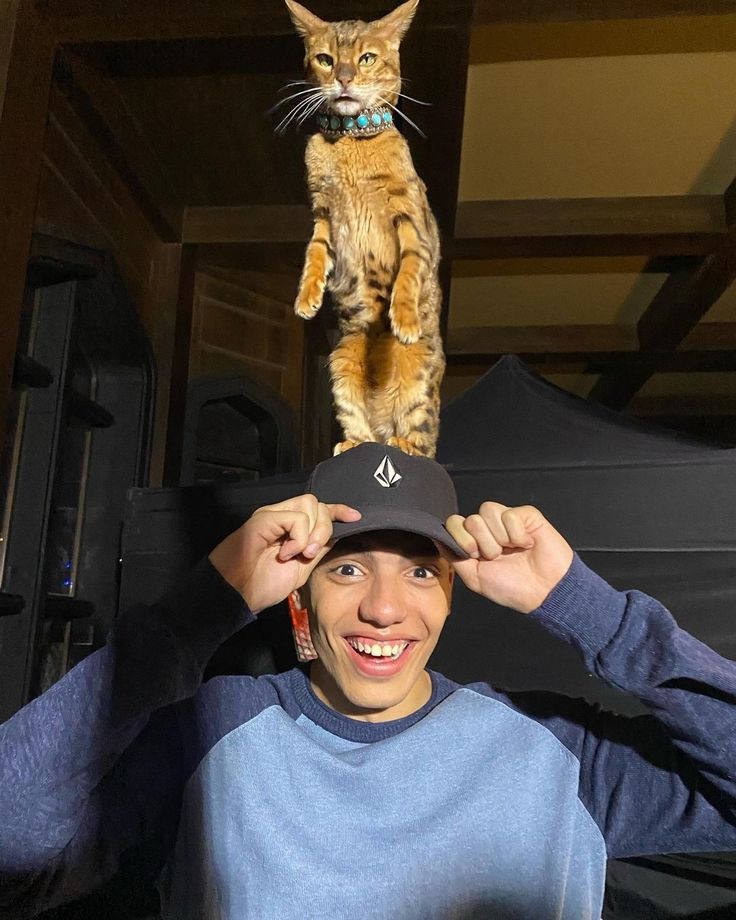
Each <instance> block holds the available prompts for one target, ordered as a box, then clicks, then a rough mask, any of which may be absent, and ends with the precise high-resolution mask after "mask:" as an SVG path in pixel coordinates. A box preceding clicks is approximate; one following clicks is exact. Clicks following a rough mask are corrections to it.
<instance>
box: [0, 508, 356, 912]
mask: <svg viewBox="0 0 736 920" xmlns="http://www.w3.org/2000/svg"><path fill="white" fill-rule="evenodd" d="M356 517H359V514H358V512H355V511H353V510H352V509H348V508H346V507H345V506H343V505H330V506H327V505H322V504H319V503H318V502H317V500H316V499H315V498H314V496H310V495H307V496H300V497H298V498H295V499H290V500H289V501H286V502H282V503H280V504H278V505H273V506H270V507H267V508H261V509H259V510H258V511H257V512H255V514H254V515H253V516H252V517H251V518H250V519H249V520H248V521H247V522H246V523H245V524H244V525H243V526H242V527H241V528H240V529H239V530H237V531H236V532H235V533H234V534H231V535H230V536H229V537H227V538H226V539H225V540H224V541H223V542H222V543H221V544H219V546H218V547H216V548H215V549H214V550H213V551H212V553H211V554H210V557H209V560H203V561H202V562H201V563H199V565H198V566H197V567H196V569H195V571H194V572H193V573H192V575H191V576H190V577H189V578H188V579H186V580H185V581H184V582H183V583H182V584H180V585H179V586H178V587H177V588H176V590H175V591H173V592H172V593H170V594H169V595H167V597H166V598H164V599H163V600H162V601H160V602H159V603H158V604H154V605H153V606H151V607H146V606H141V607H137V608H133V609H132V610H129V611H127V612H126V613H125V614H124V615H123V616H122V617H121V618H120V620H119V621H118V623H117V624H116V626H115V628H114V629H113V631H112V633H111V635H110V637H109V640H108V643H107V645H106V646H105V648H103V649H100V650H99V651H98V652H95V653H94V654H92V655H90V656H89V657H88V658H87V659H85V660H84V661H83V662H81V663H80V664H79V665H78V666H77V667H76V668H73V669H72V670H71V671H70V672H69V673H68V674H67V675H66V676H65V677H64V678H62V680H60V681H59V682H58V683H57V684H55V685H54V686H53V687H51V688H50V689H49V690H48V691H47V692H46V693H44V694H43V695H42V696H41V697H39V698H38V699H36V700H34V701H33V702H32V703H30V704H29V705H28V706H26V707H24V708H23V709H22V710H21V711H20V712H18V713H17V714H16V715H15V716H14V717H13V718H12V719H10V720H8V722H6V723H5V724H4V725H2V726H0V916H3V917H5V916H7V917H14V918H22V917H30V916H33V915H34V914H35V913H37V912H38V911H39V910H41V909H42V908H44V907H47V906H52V905H55V904H57V903H62V902H63V901H65V900H69V899H71V898H74V897H79V896H80V895H82V894H84V893H86V892H88V891H91V890H93V889H94V888H96V887H98V886H99V885H100V884H102V882H104V881H105V880H106V879H107V878H109V877H110V876H111V875H113V874H114V872H115V871H116V869H117V866H118V861H119V858H120V855H121V854H122V853H123V852H124V851H125V850H126V849H128V848H129V847H132V846H134V845H135V844H137V843H140V842H141V840H144V839H145V840H149V839H152V838H158V839H159V842H160V840H161V839H165V838H166V837H167V833H168V831H169V830H170V828H171V826H172V825H174V824H175V822H176V820H177V817H178V815H177V802H178V796H179V793H180V792H181V788H182V786H183V784H184V782H186V779H187V775H186V766H185V764H184V763H183V758H182V745H181V738H180V735H179V728H178V719H179V718H180V717H181V716H182V713H181V712H179V711H177V710H178V709H180V708H181V707H175V706H173V705H172V704H177V703H181V702H182V701H185V700H187V699H189V698H191V697H192V696H193V695H194V694H195V693H196V692H197V690H198V688H199V686H200V684H201V680H202V674H203V671H204V668H205V666H206V665H207V662H208V661H209V659H210V657H211V656H212V654H213V653H214V651H215V650H216V649H217V648H218V647H219V646H220V645H221V644H222V642H224V641H225V640H226V639H227V638H229V637H230V636H231V635H233V634H234V633H235V632H237V631H238V630H239V629H240V628H241V627H242V626H244V625H246V623H248V622H250V621H251V620H252V619H253V618H254V616H255V614H257V613H259V612H260V611H262V610H264V609H265V608H266V607H270V606H272V605H274V604H276V603H278V602H280V601H281V600H283V599H284V597H286V595H287V594H288V593H289V591H291V590H293V589H294V588H298V587H301V586H302V585H303V584H304V582H305V581H306V579H307V577H308V576H309V573H310V572H311V570H312V568H313V567H314V566H315V565H316V564H317V562H318V561H319V559H320V558H321V557H322V556H323V555H324V554H325V552H327V544H328V542H329V540H330V538H331V535H332V521H333V520H355V519H356ZM165 825H168V826H165Z"/></svg>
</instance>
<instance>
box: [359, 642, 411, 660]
mask: <svg viewBox="0 0 736 920" xmlns="http://www.w3.org/2000/svg"><path fill="white" fill-rule="evenodd" d="M348 642H349V643H350V645H352V647H353V648H354V649H355V650H356V651H358V652H363V654H364V655H372V656H373V657H374V658H398V657H399V655H400V654H401V653H402V652H403V651H404V649H405V648H406V647H407V645H408V644H409V643H408V642H404V641H402V642H397V643H395V644H394V645H388V644H379V643H378V642H374V643H373V644H371V643H368V642H361V641H360V639H348Z"/></svg>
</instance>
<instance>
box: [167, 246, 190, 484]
mask: <svg viewBox="0 0 736 920" xmlns="http://www.w3.org/2000/svg"><path fill="white" fill-rule="evenodd" d="M196 265H197V247H196V246H189V245H184V246H182V247H181V264H180V270H179V296H178V303H177V309H176V327H175V330H174V351H173V354H172V360H171V388H170V390H169V411H168V419H167V423H166V455H165V457H164V474H163V484H164V485H165V486H178V485H179V480H180V478H181V458H182V448H183V445H184V420H185V416H186V409H187V389H188V386H189V357H190V352H191V345H192V317H193V312H194V280H195V274H196Z"/></svg>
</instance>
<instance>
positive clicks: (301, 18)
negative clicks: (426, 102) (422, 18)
mask: <svg viewBox="0 0 736 920" xmlns="http://www.w3.org/2000/svg"><path fill="white" fill-rule="evenodd" d="M285 3H286V5H287V7H288V8H289V13H290V14H291V19H292V21H293V23H294V25H295V27H296V30H297V32H299V34H300V35H301V36H302V38H303V39H304V48H305V52H306V53H305V57H304V65H305V69H306V75H307V80H309V81H310V82H311V83H314V84H315V85H316V86H318V87H319V88H320V89H321V91H322V95H323V97H324V106H323V108H324V109H325V110H327V111H331V112H335V113H337V114H338V115H357V114H358V112H360V111H361V109H369V108H372V107H374V106H379V105H384V104H386V103H390V104H391V105H395V104H396V100H397V98H398V94H399V92H400V90H401V71H400V64H399V45H400V44H401V40H402V38H403V37H404V35H405V33H406V30H407V29H408V28H409V25H410V24H411V21H412V19H413V18H414V13H415V11H416V8H417V6H418V5H419V0H407V2H406V3H402V4H401V6H398V7H397V8H396V9H395V10H394V11H393V12H392V13H389V14H388V15H386V16H384V17H383V18H382V19H376V20H374V21H373V22H362V21H360V20H357V19H352V20H348V21H346V22H324V21H323V20H321V19H320V18H319V17H318V16H315V15H314V13H310V11H309V10H308V9H306V8H305V7H303V6H302V5H301V4H300V3H296V2H295V0H285Z"/></svg>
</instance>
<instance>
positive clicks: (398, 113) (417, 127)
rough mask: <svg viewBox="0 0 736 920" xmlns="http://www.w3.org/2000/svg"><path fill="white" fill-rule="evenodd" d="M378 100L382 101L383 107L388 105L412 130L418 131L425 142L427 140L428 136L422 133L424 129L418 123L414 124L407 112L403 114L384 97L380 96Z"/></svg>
mask: <svg viewBox="0 0 736 920" xmlns="http://www.w3.org/2000/svg"><path fill="white" fill-rule="evenodd" d="M378 99H379V100H380V102H382V103H383V105H387V106H388V107H389V108H390V109H393V110H394V112H396V114H397V115H400V116H401V117H402V118H403V119H404V121H405V122H407V124H410V125H411V126H412V128H414V129H415V130H416V131H418V132H419V134H421V135H422V137H423V138H424V139H425V140H426V139H427V135H426V134H425V133H424V131H422V129H421V128H420V127H419V125H418V124H416V122H413V121H412V120H411V118H409V116H408V115H407V114H406V112H402V111H401V109H397V108H396V106H395V105H393V103H391V102H389V101H388V99H384V98H383V96H379V97H378Z"/></svg>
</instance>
